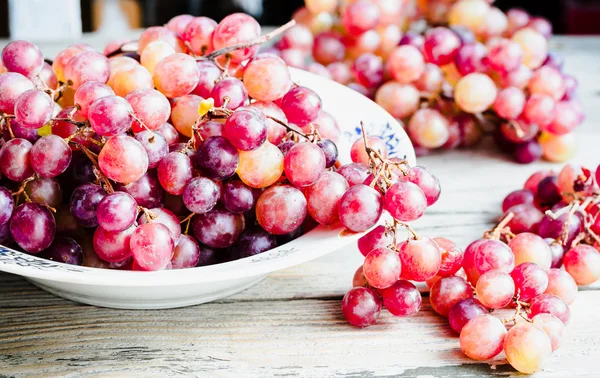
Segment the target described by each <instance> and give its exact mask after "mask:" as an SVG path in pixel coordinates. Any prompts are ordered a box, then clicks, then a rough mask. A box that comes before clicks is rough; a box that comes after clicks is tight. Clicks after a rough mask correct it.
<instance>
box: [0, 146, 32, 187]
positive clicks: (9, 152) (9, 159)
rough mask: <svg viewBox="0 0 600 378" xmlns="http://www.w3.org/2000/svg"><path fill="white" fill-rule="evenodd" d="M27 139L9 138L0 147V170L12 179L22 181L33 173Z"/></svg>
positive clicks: (30, 147)
mask: <svg viewBox="0 0 600 378" xmlns="http://www.w3.org/2000/svg"><path fill="white" fill-rule="evenodd" d="M32 147H33V146H32V145H31V143H30V142H29V141H27V140H25V139H21V138H15V139H11V140H9V141H8V142H6V143H4V145H3V146H2V147H1V148H0V170H1V171H2V173H3V174H4V176H6V177H7V178H8V179H10V180H12V181H17V182H20V181H23V180H25V179H26V178H27V177H29V176H31V175H32V174H33V172H34V171H33V167H32V166H31V149H32Z"/></svg>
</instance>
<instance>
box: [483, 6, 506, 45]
mask: <svg viewBox="0 0 600 378" xmlns="http://www.w3.org/2000/svg"><path fill="white" fill-rule="evenodd" d="M507 29H508V18H506V15H505V14H504V12H502V11H501V10H500V9H498V8H496V7H491V8H490V11H489V12H488V15H487V20H486V22H485V24H484V25H483V26H481V29H480V30H479V31H478V34H480V35H481V36H483V37H484V38H491V37H500V36H502V35H503V34H504V32H506V30H507Z"/></svg>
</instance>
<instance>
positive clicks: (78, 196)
mask: <svg viewBox="0 0 600 378" xmlns="http://www.w3.org/2000/svg"><path fill="white" fill-rule="evenodd" d="M105 196H106V191H104V189H102V187H100V186H99V185H94V184H90V183H88V184H83V185H80V186H79V187H77V189H75V191H74V192H73V194H72V195H71V200H70V206H71V207H70V209H71V213H72V214H73V216H74V217H75V219H76V220H77V222H78V223H79V224H80V225H81V226H83V227H96V226H98V218H97V216H96V209H97V208H98V204H99V203H100V201H102V199H103V198H104V197H105Z"/></svg>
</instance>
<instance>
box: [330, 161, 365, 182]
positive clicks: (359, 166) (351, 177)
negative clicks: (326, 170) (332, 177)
mask: <svg viewBox="0 0 600 378" xmlns="http://www.w3.org/2000/svg"><path fill="white" fill-rule="evenodd" d="M337 173H339V174H340V175H342V176H343V177H344V178H345V179H346V181H348V185H350V186H354V185H357V184H362V183H364V182H365V180H366V179H367V176H369V167H368V166H367V165H365V164H363V163H350V164H346V165H342V166H341V167H340V168H338V170H337Z"/></svg>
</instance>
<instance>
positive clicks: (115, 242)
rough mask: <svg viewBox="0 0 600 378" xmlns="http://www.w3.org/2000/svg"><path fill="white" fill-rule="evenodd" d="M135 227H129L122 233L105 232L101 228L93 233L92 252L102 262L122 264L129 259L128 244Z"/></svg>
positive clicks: (129, 248)
mask: <svg viewBox="0 0 600 378" xmlns="http://www.w3.org/2000/svg"><path fill="white" fill-rule="evenodd" d="M135 230H136V227H129V228H128V229H126V230H124V231H106V230H105V229H103V228H102V227H98V228H96V231H95V232H94V239H93V243H94V251H95V252H96V254H97V255H98V257H99V258H101V259H102V260H104V261H107V262H122V261H126V260H127V259H129V258H130V257H131V246H130V244H129V242H130V240H131V235H133V233H134V232H135Z"/></svg>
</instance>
